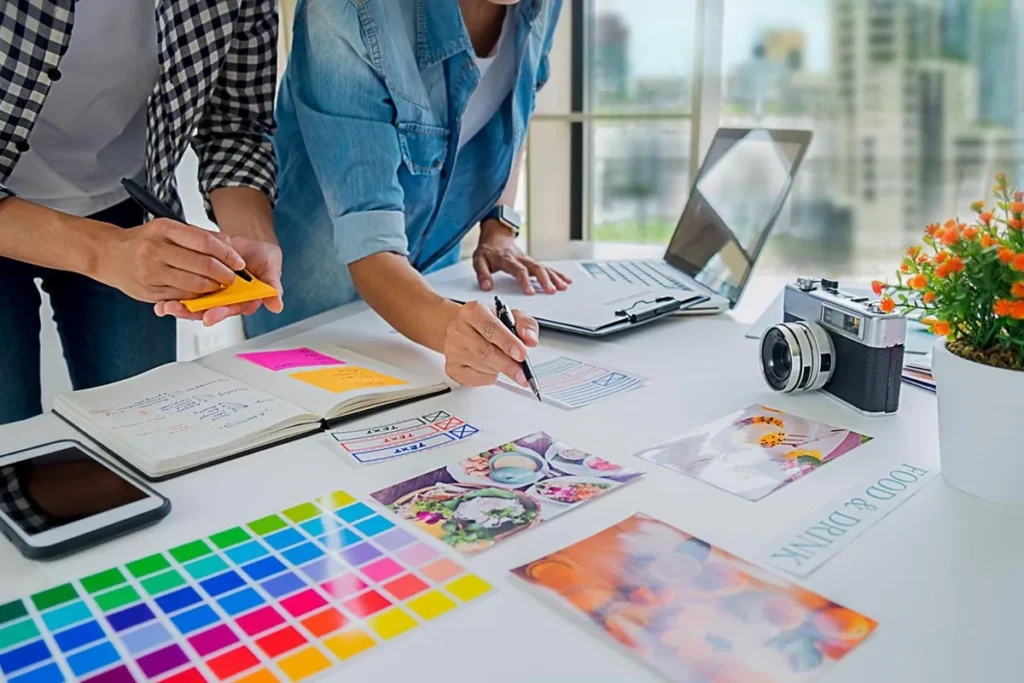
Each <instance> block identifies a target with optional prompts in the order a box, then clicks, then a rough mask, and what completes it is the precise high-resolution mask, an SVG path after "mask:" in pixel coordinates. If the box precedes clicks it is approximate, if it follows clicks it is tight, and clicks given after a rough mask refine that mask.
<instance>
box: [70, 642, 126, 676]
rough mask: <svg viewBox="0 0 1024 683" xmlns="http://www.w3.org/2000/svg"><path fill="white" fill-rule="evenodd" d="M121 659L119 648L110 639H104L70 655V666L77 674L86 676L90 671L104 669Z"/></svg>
mask: <svg viewBox="0 0 1024 683" xmlns="http://www.w3.org/2000/svg"><path fill="white" fill-rule="evenodd" d="M119 659H121V656H120V655H119V654H117V650H116V649H115V648H114V646H113V645H111V644H110V641H104V642H102V643H100V644H99V645H95V646H93V647H90V648H89V649H88V650H82V651H81V652H76V653H75V654H73V655H68V666H70V667H71V670H72V671H73V672H75V675H76V676H84V675H85V674H87V673H89V672H90V671H95V670H96V669H102V668H103V667H105V666H108V665H110V664H113V663H114V662H116V661H118V660H119Z"/></svg>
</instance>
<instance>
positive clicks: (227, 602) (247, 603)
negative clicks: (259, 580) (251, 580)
mask: <svg viewBox="0 0 1024 683" xmlns="http://www.w3.org/2000/svg"><path fill="white" fill-rule="evenodd" d="M217 602H219V603H220V606H221V607H223V608H224V611H225V612H227V613H228V614H230V615H231V616H234V615H236V614H241V613H242V612H248V611H249V610H251V609H252V608H253V607H256V606H257V605H262V604H263V598H261V597H260V594H259V593H257V592H256V591H254V590H253V589H252V588H243V589H242V590H240V591H238V592H237V593H232V594H231V595H225V596H224V597H223V598H221V599H220V600H218V601H217Z"/></svg>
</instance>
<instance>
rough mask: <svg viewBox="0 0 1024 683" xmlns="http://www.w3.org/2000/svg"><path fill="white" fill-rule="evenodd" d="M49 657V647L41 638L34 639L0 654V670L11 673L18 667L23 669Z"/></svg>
mask: <svg viewBox="0 0 1024 683" xmlns="http://www.w3.org/2000/svg"><path fill="white" fill-rule="evenodd" d="M49 658H50V649H49V648H48V647H46V643H44V642H43V641H41V640H35V641H32V642H31V643H29V644H28V645H22V646H21V647H19V648H17V649H14V650H8V651H7V652H5V653H3V654H2V655H0V672H3V673H5V674H9V673H13V672H15V671H17V670H18V669H24V668H25V667H26V666H31V665H33V664H36V663H38V662H41V661H43V660H44V659H49Z"/></svg>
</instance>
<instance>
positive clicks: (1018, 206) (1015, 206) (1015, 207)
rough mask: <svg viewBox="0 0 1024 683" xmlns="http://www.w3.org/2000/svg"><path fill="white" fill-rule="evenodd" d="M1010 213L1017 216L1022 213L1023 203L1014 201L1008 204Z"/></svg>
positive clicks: (1023, 210) (1023, 209) (1023, 211)
mask: <svg viewBox="0 0 1024 683" xmlns="http://www.w3.org/2000/svg"><path fill="white" fill-rule="evenodd" d="M1010 213H1012V214H1014V215H1015V216H1019V215H1021V214H1022V213H1024V202H1021V201H1016V202H1013V203H1012V204H1010Z"/></svg>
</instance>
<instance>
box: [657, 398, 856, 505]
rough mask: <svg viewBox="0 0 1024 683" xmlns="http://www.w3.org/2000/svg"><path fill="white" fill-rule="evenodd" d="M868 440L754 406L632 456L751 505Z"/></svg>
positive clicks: (851, 433)
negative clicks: (678, 473)
mask: <svg viewBox="0 0 1024 683" xmlns="http://www.w3.org/2000/svg"><path fill="white" fill-rule="evenodd" d="M870 440H871V437H870V436H865V435H863V434H859V433H857V432H854V431H851V430H849V429H842V428H840V427H832V426H830V425H826V424H822V423H820V422H815V421H814V420H808V419H806V418H803V417H798V416H796V415H790V414H788V413H784V412H782V411H781V410H776V409H774V408H769V407H768V406H760V405H754V406H750V407H748V408H744V409H743V410H739V411H737V412H735V413H732V414H731V415H727V416H726V417H723V418H721V419H720V420H716V421H715V422H712V423H711V424H709V425H707V426H705V427H702V428H700V429H698V430H696V431H693V432H691V433H690V434H688V435H686V436H682V437H679V438H677V439H674V440H672V441H670V442H668V443H664V444H661V445H660V446H655V447H654V448H650V449H648V450H646V451H642V452H640V453H637V455H638V456H639V457H641V458H643V459H644V460H648V461H650V462H653V463H655V464H657V465H661V466H662V467H666V468H668V469H670V470H674V471H676V472H680V473H682V474H685V475H686V476H688V477H692V478H694V479H697V480H700V481H702V482H704V483H706V484H711V485H712V486H714V487H716V488H719V489H722V490H723V491H727V492H729V493H732V494H734V495H737V496H739V497H741V498H745V499H747V500H751V501H756V500H761V499H762V498H764V497H765V496H767V495H768V494H770V493H772V492H773V491H777V490H778V489H780V488H782V487H783V486H786V485H787V484H790V483H792V482H794V481H796V480H797V479H800V478H801V477H804V476H806V475H808V474H810V473H811V472H813V471H814V470H816V469H818V468H819V467H821V466H822V465H825V464H826V463H829V462H832V461H833V460H835V459H836V458H838V457H839V456H841V455H843V454H845V453H849V452H850V451H852V450H853V449H854V448H857V447H858V446H860V445H862V444H865V443H867V442H868V441H870Z"/></svg>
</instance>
